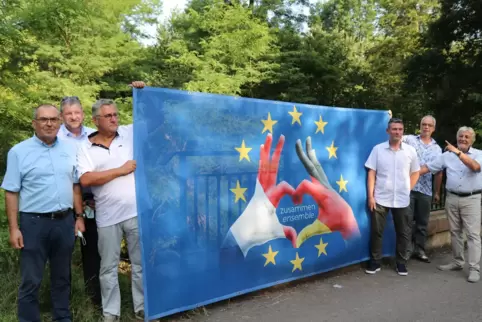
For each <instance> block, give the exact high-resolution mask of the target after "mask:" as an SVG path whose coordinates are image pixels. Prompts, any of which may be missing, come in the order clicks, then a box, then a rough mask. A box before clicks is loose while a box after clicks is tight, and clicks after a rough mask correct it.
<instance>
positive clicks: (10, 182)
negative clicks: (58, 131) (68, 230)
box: [2, 135, 78, 213]
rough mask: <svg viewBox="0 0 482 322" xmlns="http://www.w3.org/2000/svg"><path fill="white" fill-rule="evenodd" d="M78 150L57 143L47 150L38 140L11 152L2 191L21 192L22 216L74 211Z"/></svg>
mask: <svg viewBox="0 0 482 322" xmlns="http://www.w3.org/2000/svg"><path fill="white" fill-rule="evenodd" d="M75 154H76V149H75V147H74V146H73V145H72V144H67V143H65V142H62V141H60V140H56V141H55V142H54V144H53V145H51V146H48V145H47V144H45V143H44V142H42V141H41V140H40V139H39V138H37V136H35V135H34V136H33V137H31V138H30V139H27V140H25V141H23V142H20V143H18V144H17V145H15V146H14V147H13V148H12V149H10V151H9V152H8V156H7V171H6V173H5V177H4V178H3V183H2V188H3V189H5V190H7V191H11V192H19V210H20V211H21V212H36V213H47V212H53V211H59V210H65V209H67V208H73V198H74V193H73V185H74V183H78V180H77V175H76V170H75V164H76V160H75Z"/></svg>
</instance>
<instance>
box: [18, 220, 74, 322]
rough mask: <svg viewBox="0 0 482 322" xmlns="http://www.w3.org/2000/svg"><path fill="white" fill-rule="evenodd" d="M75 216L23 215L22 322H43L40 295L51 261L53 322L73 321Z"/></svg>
mask: <svg viewBox="0 0 482 322" xmlns="http://www.w3.org/2000/svg"><path fill="white" fill-rule="evenodd" d="M74 225H75V219H74V215H73V213H70V214H68V215H66V216H65V217H64V218H61V219H51V218H49V217H44V216H39V215H34V214H30V213H20V231H21V232H22V235H23V243H24V248H23V249H22V250H21V252H20V274H21V278H22V281H21V283H20V287H19V290H18V318H19V321H20V322H40V321H41V319H40V309H39V301H38V293H39V289H40V284H41V283H42V277H43V272H44V269H45V264H46V263H47V260H48V261H49V262H50V288H51V289H50V290H51V300H52V320H53V321H61V322H71V321H72V316H71V313H70V308H69V305H70V267H71V260H72V252H73V249H74V242H75V236H74Z"/></svg>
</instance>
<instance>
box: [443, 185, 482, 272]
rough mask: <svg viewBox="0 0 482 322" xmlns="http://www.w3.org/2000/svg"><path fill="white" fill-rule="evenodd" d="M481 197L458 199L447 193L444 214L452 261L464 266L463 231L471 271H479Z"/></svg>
mask: <svg viewBox="0 0 482 322" xmlns="http://www.w3.org/2000/svg"><path fill="white" fill-rule="evenodd" d="M480 204H481V195H480V194H478V195H474V196H470V197H459V196H456V195H454V194H451V193H449V192H447V199H446V200H445V212H446V214H447V218H448V221H449V228H450V235H451V238H452V254H453V257H454V258H453V261H454V263H455V264H457V265H459V266H462V267H463V266H464V264H465V259H464V231H465V233H466V235H467V246H468V255H469V256H468V257H469V258H468V262H469V267H470V269H471V270H476V271H480V265H479V262H480V248H481V245H480V225H481V223H480V217H481V205H480Z"/></svg>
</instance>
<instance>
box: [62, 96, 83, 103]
mask: <svg viewBox="0 0 482 322" xmlns="http://www.w3.org/2000/svg"><path fill="white" fill-rule="evenodd" d="M67 101H77V102H80V99H79V97H78V96H64V97H63V98H62V100H61V101H60V103H65V102H67Z"/></svg>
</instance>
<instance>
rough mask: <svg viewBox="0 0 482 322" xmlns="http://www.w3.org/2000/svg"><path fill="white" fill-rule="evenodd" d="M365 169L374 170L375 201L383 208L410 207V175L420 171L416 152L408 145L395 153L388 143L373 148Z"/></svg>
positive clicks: (403, 145)
mask: <svg viewBox="0 0 482 322" xmlns="http://www.w3.org/2000/svg"><path fill="white" fill-rule="evenodd" d="M365 167H367V168H368V169H371V170H374V171H375V172H376V176H375V192H374V194H375V196H374V197H375V201H376V202H377V203H378V204H379V205H381V206H384V207H389V208H405V207H408V206H409V205H410V175H411V174H412V173H414V172H417V171H419V170H420V164H419V162H418V158H417V152H416V151H415V149H414V148H413V147H411V146H410V145H408V144H403V143H402V144H401V145H400V149H399V150H397V151H395V150H392V149H391V148H390V145H389V143H388V141H386V142H383V143H380V144H378V145H376V146H375V147H373V149H372V151H371V153H370V156H369V157H368V160H367V161H366V163H365Z"/></svg>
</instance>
